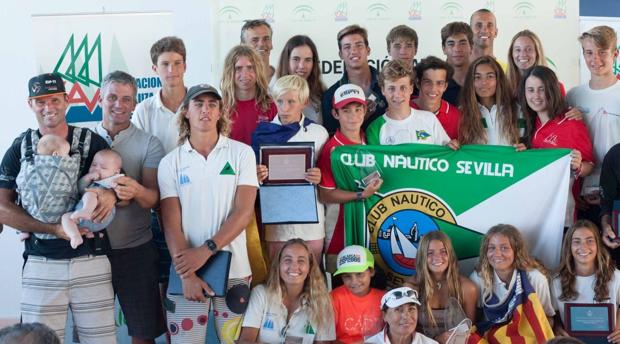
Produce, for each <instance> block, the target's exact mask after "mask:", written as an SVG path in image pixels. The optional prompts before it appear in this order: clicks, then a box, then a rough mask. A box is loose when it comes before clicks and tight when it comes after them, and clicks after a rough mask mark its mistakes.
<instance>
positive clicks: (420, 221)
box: [377, 209, 439, 276]
mask: <svg viewBox="0 0 620 344" xmlns="http://www.w3.org/2000/svg"><path fill="white" fill-rule="evenodd" d="M380 228H381V229H380V230H379V231H378V232H377V247H378V250H379V254H380V255H381V258H382V260H383V261H384V262H385V263H386V264H387V265H388V266H389V267H390V269H391V270H393V271H395V272H397V273H399V274H402V275H407V276H409V275H412V274H414V273H415V270H416V255H417V254H418V243H419V242H420V239H421V238H422V236H423V235H424V234H426V233H428V232H430V231H435V230H439V227H438V226H437V224H436V223H435V222H434V221H433V220H432V219H431V217H430V216H428V215H427V214H425V213H423V212H421V211H418V210H414V209H402V210H399V211H396V212H394V213H392V214H391V216H390V217H388V218H386V219H385V221H383V223H382V225H381V227H380Z"/></svg>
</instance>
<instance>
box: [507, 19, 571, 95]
mask: <svg viewBox="0 0 620 344" xmlns="http://www.w3.org/2000/svg"><path fill="white" fill-rule="evenodd" d="M506 61H508V68H507V70H506V78H508V83H509V84H510V87H511V88H512V90H513V92H514V94H515V96H516V94H517V91H518V89H519V83H520V82H521V78H522V77H523V74H525V71H526V70H528V69H529V68H531V67H534V66H546V65H547V60H546V59H545V53H544V51H543V47H542V43H541V42H540V38H538V36H537V35H536V34H535V33H534V32H532V31H530V30H523V31H519V32H517V33H516V34H515V35H514V36H513V37H512V40H511V41H510V47H508V59H507V60H506ZM565 93H566V92H564V94H565Z"/></svg>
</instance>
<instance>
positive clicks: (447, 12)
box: [441, 1, 464, 19]
mask: <svg viewBox="0 0 620 344" xmlns="http://www.w3.org/2000/svg"><path fill="white" fill-rule="evenodd" d="M463 13H464V12H463V6H462V5H461V4H459V3H458V2H455V1H448V2H445V3H444V4H443V5H441V17H442V18H447V19H462V18H464V14H463Z"/></svg>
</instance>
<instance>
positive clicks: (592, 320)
mask: <svg viewBox="0 0 620 344" xmlns="http://www.w3.org/2000/svg"><path fill="white" fill-rule="evenodd" d="M613 307H614V305H612V304H611V303H566V304H564V327H565V328H566V331H567V332H568V334H570V335H571V336H572V337H589V338H588V339H593V338H591V337H598V339H599V340H601V341H600V342H601V343H605V342H607V335H609V334H610V333H611V331H613V329H614V323H615V319H614V312H613ZM589 341H590V340H589Z"/></svg>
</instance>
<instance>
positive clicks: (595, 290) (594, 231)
mask: <svg viewBox="0 0 620 344" xmlns="http://www.w3.org/2000/svg"><path fill="white" fill-rule="evenodd" d="M551 293H552V299H553V306H554V307H555V309H556V311H557V313H556V322H555V326H554V332H555V333H556V334H557V335H562V336H568V333H567V332H566V329H565V327H564V324H565V323H566V319H565V309H564V306H565V304H566V303H610V304H612V305H613V314H614V317H615V329H614V331H613V332H612V333H611V334H610V335H609V336H608V337H607V338H608V339H609V342H611V343H620V318H618V316H619V314H620V312H618V311H617V309H618V306H619V305H620V271H618V270H617V269H616V268H615V265H614V262H613V260H612V259H611V257H610V256H609V253H608V252H607V249H606V248H605V246H603V244H602V241H601V236H600V232H599V230H598V228H597V227H596V225H595V224H594V223H592V222H590V221H588V220H578V221H577V222H575V224H574V225H573V226H572V227H571V228H570V229H569V230H568V232H567V233H566V235H565V236H564V243H563V244H562V257H561V261H560V270H559V272H558V274H557V275H556V276H555V277H554V278H553V282H552V284H551Z"/></svg>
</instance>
